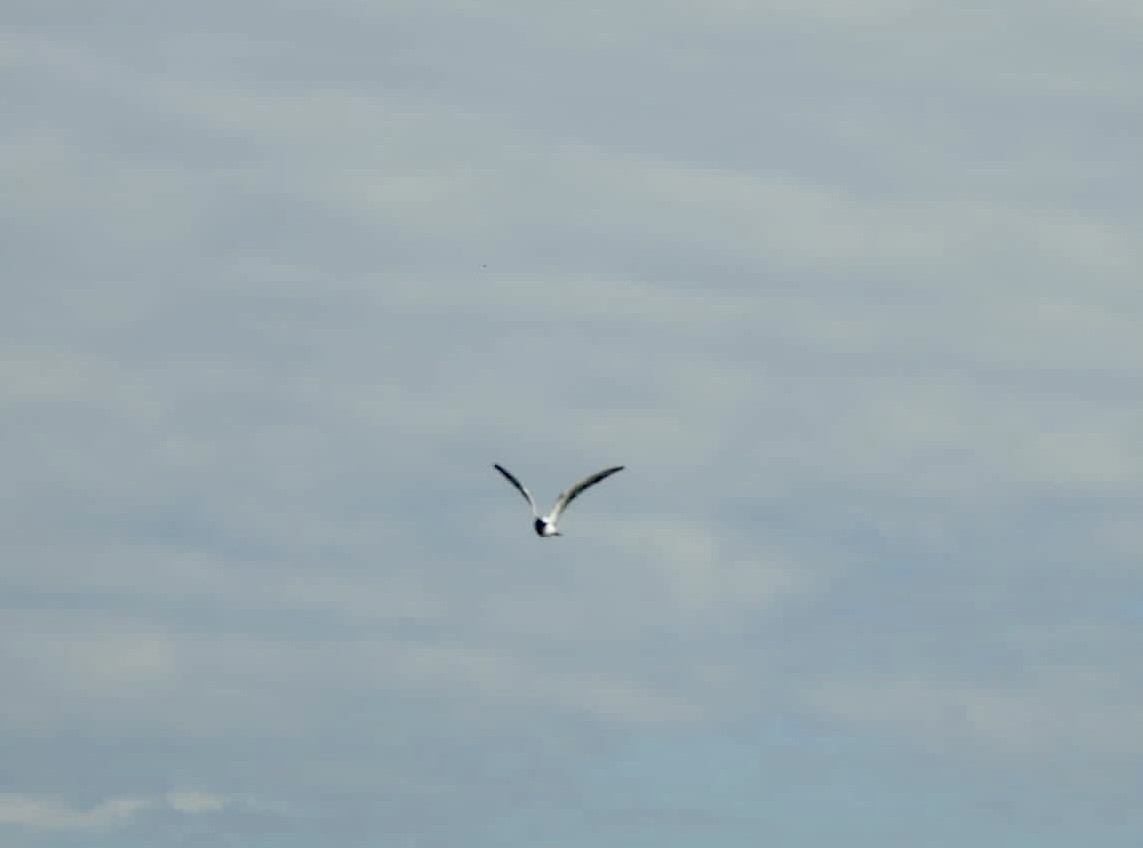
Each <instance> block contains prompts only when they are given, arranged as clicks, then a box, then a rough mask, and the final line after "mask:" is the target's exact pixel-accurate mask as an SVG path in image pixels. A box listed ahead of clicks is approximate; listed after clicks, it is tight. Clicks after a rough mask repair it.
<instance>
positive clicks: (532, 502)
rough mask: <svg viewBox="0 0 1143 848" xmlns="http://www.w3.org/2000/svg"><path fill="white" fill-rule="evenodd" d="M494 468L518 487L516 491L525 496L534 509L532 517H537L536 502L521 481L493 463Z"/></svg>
mask: <svg viewBox="0 0 1143 848" xmlns="http://www.w3.org/2000/svg"><path fill="white" fill-rule="evenodd" d="M492 467H493V468H495V469H496V470H497V471H499V472H500V473H501V474H503V475H504V476H505V478H507V480H508V482H509V483H511V484H512V485H513V486H515V487H516V491H517V492H519V493H520V494H521V495H523V496H524V500H526V501H527V502H528V506H530V507H531V508H532V515H536V514H537V513H536V502H535V501H534V500H532V493H531V492H529V491H528V490H527V489H525V488H524V487H523V485H521V483H520V481H519V480H517V479H516V478H515V477H513V476H512V472H511V471H509V470H508V469H507V468H505V467H504V466H503V465H496V464H495V463H493V465H492Z"/></svg>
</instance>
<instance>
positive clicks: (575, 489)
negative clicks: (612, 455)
mask: <svg viewBox="0 0 1143 848" xmlns="http://www.w3.org/2000/svg"><path fill="white" fill-rule="evenodd" d="M492 467H493V468H495V469H496V470H497V471H499V472H500V473H501V474H503V475H504V477H505V479H507V480H508V482H509V483H511V484H512V485H513V486H515V487H516V491H518V492H519V493H520V494H521V495H523V496H524V500H526V501H527V502H528V506H530V507H531V508H532V517H533V518H535V519H536V520H535V521H533V522H532V528H533V529H534V530H535V531H536V535H537V536H539V537H540V538H542V539H546V538H548V537H551V536H562V535H563V533H561V532H560V531H559V530H558V529H557V527H556V525H557V524H558V523H559V520H560V516H561V515H563V514H564V510H565V509H567V508H568V504H570V503H571V502H572V501H573V500H575V498H576V496H577V495H579V493H580V492H582V491H583V490H584V489H586V488H588V487H589V486H594V485H595V484H596V483H598V482H599V481H601V480H605V479H607V478H608V477H610V476H611V475H612V474H614V473H615V472H617V471H622V470H623V469H624V468H625V467H626V466H623V465H614V466H612V467H611V468H605V469H603V470H602V471H596V472H595V473H594V474H592V475H590V476H588V477H584V478H583V479H582V480H580V481H579V482H578V483H576V484H575V485H573V486H569V487H568V488H566V489H564V490H563V491H562V492H560V495H559V497H557V498H556V502H555V505H553V506H552V510H551V512H549V513H548V514H547V515H540V513H539V512H538V511H537V510H536V502H535V501H534V500H532V493H531V492H529V491H528V490H527V489H525V488H524V486H523V485H521V483H520V481H519V480H517V479H516V478H515V477H514V476H513V475H512V472H511V471H509V470H508V469H507V468H505V467H504V466H503V465H497V464H495V463H493V465H492Z"/></svg>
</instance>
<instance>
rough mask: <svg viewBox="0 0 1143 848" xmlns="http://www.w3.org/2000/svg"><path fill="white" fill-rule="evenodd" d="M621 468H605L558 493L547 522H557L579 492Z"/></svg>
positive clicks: (620, 466) (621, 468)
mask: <svg viewBox="0 0 1143 848" xmlns="http://www.w3.org/2000/svg"><path fill="white" fill-rule="evenodd" d="M623 468H624V466H622V465H616V466H614V467H612V468H605V469H603V470H602V471H597V472H595V473H594V474H592V475H591V476H590V477H584V478H583V479H582V480H580V481H579V482H578V483H576V484H575V485H574V486H569V487H568V488H566V489H564V490H563V491H562V492H560V496H559V497H558V498H556V505H555V506H553V507H552V511H551V512H549V513H548V515H547V519H548V521H551V522H553V523H554V522H556V521H559V520H560V516H561V515H563V513H564V510H565V509H567V508H568V504H570V503H571V502H572V501H573V500H575V498H576V496H577V495H578V494H579V493H580V492H582V491H583V490H584V489H586V488H588V487H589V486H594V485H595V484H596V483H598V482H599V481H600V480H606V479H607V478H608V477H610V476H611V475H612V474H614V473H615V472H617V471H622V470H623Z"/></svg>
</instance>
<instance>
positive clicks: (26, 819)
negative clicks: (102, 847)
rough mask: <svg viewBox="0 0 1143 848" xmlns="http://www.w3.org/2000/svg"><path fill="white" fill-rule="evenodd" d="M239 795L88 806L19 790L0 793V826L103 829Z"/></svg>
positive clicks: (208, 806) (213, 807)
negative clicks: (140, 817)
mask: <svg viewBox="0 0 1143 848" xmlns="http://www.w3.org/2000/svg"><path fill="white" fill-rule="evenodd" d="M236 803H239V804H242V803H245V802H244V801H243V800H242V799H233V798H224V797H222V796H220V795H212V794H210V793H206V792H199V791H195V790H181V791H174V792H169V793H167V794H166V795H162V796H151V797H146V796H134V797H116V798H108V799H107V800H105V801H101V802H99V803H98V804H95V805H94V806H91V807H79V806H73V805H70V804H68V803H67V802H65V801H63V800H60V799H58V798H54V797H49V796H43V795H26V794H19V793H11V792H8V793H2V794H0V826H3V825H10V826H21V827H25V828H29V829H34V830H80V831H91V830H105V829H110V828H116V827H124V826H127V825H129V824H131V823H132V822H133V821H134V820H135V819H136V818H137V817H138V816H139V815H141V814H143V813H145V812H148V811H163V810H172V811H175V812H177V813H181V814H183V815H199V814H203V813H213V812H217V811H219V810H222V809H224V808H226V807H228V806H231V805H233V804H236Z"/></svg>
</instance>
